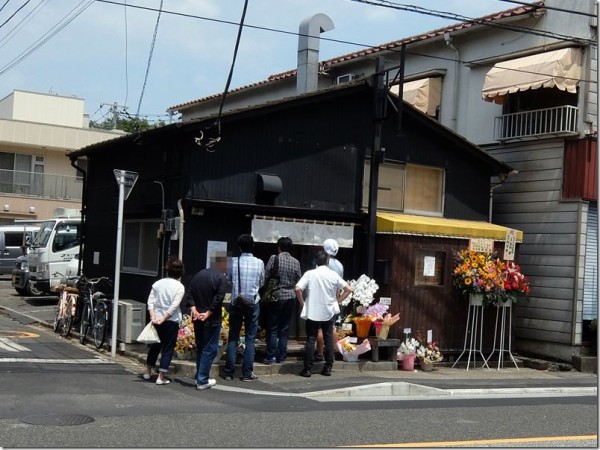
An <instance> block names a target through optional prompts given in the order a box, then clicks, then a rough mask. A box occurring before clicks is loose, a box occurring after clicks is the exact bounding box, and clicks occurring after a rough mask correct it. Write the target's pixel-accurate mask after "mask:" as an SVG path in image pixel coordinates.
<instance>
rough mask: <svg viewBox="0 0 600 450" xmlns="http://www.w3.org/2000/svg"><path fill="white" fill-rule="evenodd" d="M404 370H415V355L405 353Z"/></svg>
mask: <svg viewBox="0 0 600 450" xmlns="http://www.w3.org/2000/svg"><path fill="white" fill-rule="evenodd" d="M401 363H402V370H406V371H408V372H412V371H413V370H415V355H405V356H404V358H402V361H401Z"/></svg>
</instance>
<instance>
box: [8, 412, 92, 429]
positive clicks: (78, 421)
mask: <svg viewBox="0 0 600 450" xmlns="http://www.w3.org/2000/svg"><path fill="white" fill-rule="evenodd" d="M19 420H20V421H21V422H23V423H28V424H30V425H55V426H63V425H84V424H86V423H91V422H93V421H94V418H93V417H90V416H83V415H81V414H49V415H39V416H27V417H23V418H21V419H19Z"/></svg>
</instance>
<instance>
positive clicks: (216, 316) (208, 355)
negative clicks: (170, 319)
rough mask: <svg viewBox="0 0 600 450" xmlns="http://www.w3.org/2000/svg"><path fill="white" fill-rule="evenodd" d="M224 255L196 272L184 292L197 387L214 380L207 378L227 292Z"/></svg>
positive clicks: (212, 382)
mask: <svg viewBox="0 0 600 450" xmlns="http://www.w3.org/2000/svg"><path fill="white" fill-rule="evenodd" d="M226 271H227V257H226V256H217V257H216V258H215V262H214V264H212V266H211V267H210V268H208V269H203V270H201V271H199V272H198V273H196V275H194V277H193V278H192V281H191V282H190V286H189V288H188V291H187V293H186V301H185V305H186V306H187V307H189V308H191V316H192V320H193V323H194V334H195V339H196V351H197V352H198V359H197V360H196V389H198V390H203V389H209V388H211V387H213V386H214V385H215V384H217V380H215V379H214V378H209V375H210V368H211V366H212V363H213V360H214V359H215V357H216V356H217V351H218V349H219V336H220V334H221V322H222V317H223V313H222V306H223V299H224V298H225V293H226V292H227V278H226V277H225V272H226Z"/></svg>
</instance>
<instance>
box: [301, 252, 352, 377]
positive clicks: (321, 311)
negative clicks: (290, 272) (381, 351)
mask: <svg viewBox="0 0 600 450" xmlns="http://www.w3.org/2000/svg"><path fill="white" fill-rule="evenodd" d="M316 262H317V268H316V269H313V270H309V271H307V272H306V273H305V274H304V275H303V276H302V278H300V281H298V283H297V284H296V298H297V299H298V301H299V302H300V306H301V307H302V313H301V314H300V317H301V318H303V319H306V345H305V347H304V368H303V369H302V372H300V376H302V377H310V376H311V369H312V365H313V360H314V352H315V341H316V339H317V333H318V331H319V330H322V331H323V337H324V340H325V365H324V366H323V370H322V371H321V375H325V376H330V375H331V368H332V366H333V361H334V352H333V321H334V318H335V315H336V314H338V313H339V312H340V306H339V304H340V303H341V302H343V301H344V300H345V299H346V297H348V295H350V293H351V292H352V289H351V288H350V285H348V283H346V281H344V279H343V278H342V277H340V276H339V275H338V274H337V273H335V272H334V271H333V270H331V269H330V268H329V267H327V264H328V262H329V255H328V254H327V253H326V252H325V251H324V250H320V251H319V252H318V253H317V255H316ZM303 291H305V292H306V298H304V294H303Z"/></svg>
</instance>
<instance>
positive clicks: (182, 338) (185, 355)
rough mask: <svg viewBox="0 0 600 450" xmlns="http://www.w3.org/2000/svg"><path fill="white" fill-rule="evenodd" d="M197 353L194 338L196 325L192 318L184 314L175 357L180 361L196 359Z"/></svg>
mask: <svg viewBox="0 0 600 450" xmlns="http://www.w3.org/2000/svg"><path fill="white" fill-rule="evenodd" d="M195 353H196V340H195V337H194V324H193V323H192V316H190V315H188V314H184V315H183V318H182V319H181V321H180V322H179V330H178V331H177V342H176V343H175V355H176V356H177V358H179V359H194V358H195Z"/></svg>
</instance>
